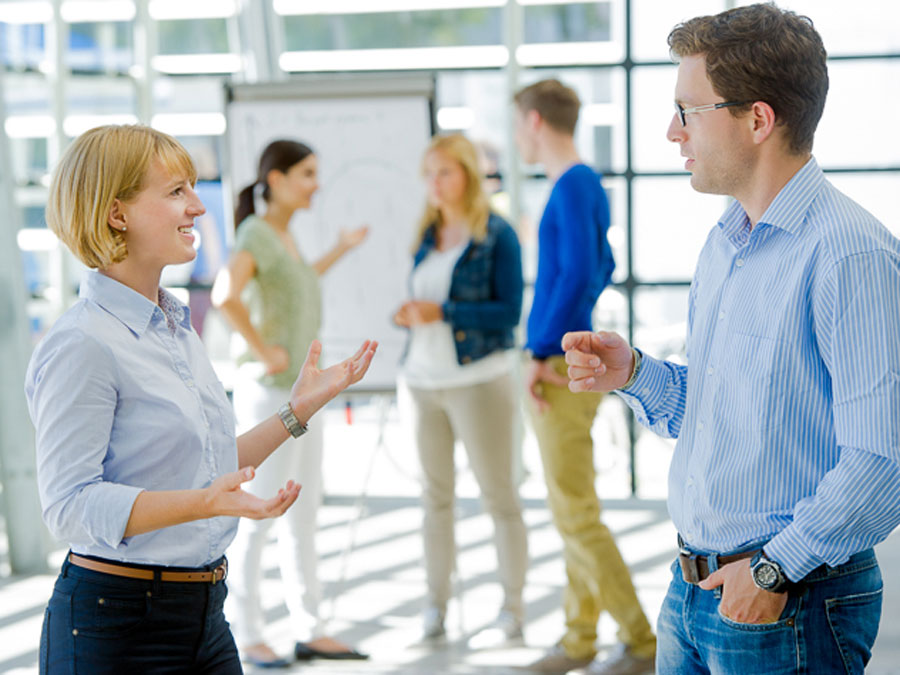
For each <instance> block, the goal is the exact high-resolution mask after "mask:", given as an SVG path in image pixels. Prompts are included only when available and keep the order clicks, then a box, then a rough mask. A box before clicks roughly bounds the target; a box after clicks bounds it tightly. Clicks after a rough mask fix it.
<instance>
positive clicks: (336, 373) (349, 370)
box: [291, 340, 378, 424]
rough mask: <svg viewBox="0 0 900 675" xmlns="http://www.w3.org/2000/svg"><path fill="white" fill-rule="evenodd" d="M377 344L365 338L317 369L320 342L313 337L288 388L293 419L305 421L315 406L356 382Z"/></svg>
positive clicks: (370, 360)
mask: <svg viewBox="0 0 900 675" xmlns="http://www.w3.org/2000/svg"><path fill="white" fill-rule="evenodd" d="M377 348H378V343H377V342H375V341H373V340H366V341H365V342H363V343H362V346H361V347H360V348H359V350H358V351H357V352H356V353H355V354H354V355H353V356H351V357H350V358H348V359H344V360H343V361H341V362H340V363H336V364H335V365H333V366H331V367H330V368H326V369H325V370H319V366H318V363H319V356H321V354H322V344H321V343H320V342H319V341H318V340H313V343H312V345H310V347H309V353H308V354H307V355H306V361H305V362H304V363H303V368H301V369H300V375H298V376H297V380H296V382H294V386H293V388H292V389H291V407H292V408H293V409H294V414H295V415H296V416H297V419H298V420H300V422H301V423H303V424H306V422H307V421H308V420H309V418H310V417H312V416H313V414H314V413H315V412H316V411H317V410H319V408H321V407H322V406H324V405H325V404H326V403H328V401H330V400H331V399H333V398H334V397H335V396H337V395H338V394H340V393H341V392H342V391H344V389H346V388H347V387H349V386H350V385H351V384H355V383H356V382H359V381H360V380H361V379H362V377H363V375H365V374H366V371H367V370H368V369H369V365H370V364H371V363H372V357H373V356H375V350H376V349H377Z"/></svg>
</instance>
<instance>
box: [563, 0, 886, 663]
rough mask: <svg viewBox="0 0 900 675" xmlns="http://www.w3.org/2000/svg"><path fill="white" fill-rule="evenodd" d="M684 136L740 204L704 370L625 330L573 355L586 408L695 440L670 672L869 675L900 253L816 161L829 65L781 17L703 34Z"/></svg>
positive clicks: (683, 79) (572, 343)
mask: <svg viewBox="0 0 900 675" xmlns="http://www.w3.org/2000/svg"><path fill="white" fill-rule="evenodd" d="M669 46H670V47H671V50H672V54H673V55H674V57H675V58H676V59H677V60H678V61H679V65H678V79H677V82H676V85H675V106H676V109H677V110H676V113H675V114H674V115H673V117H672V121H671V122H670V124H669V129H668V133H667V137H668V139H669V140H670V141H672V142H674V143H677V144H678V145H679V147H680V148H681V154H682V155H683V156H684V157H686V158H687V160H686V162H685V168H686V169H687V170H688V171H690V173H691V185H692V186H693V187H694V189H695V190H697V191H699V192H707V193H712V194H724V195H729V196H731V197H734V199H735V201H734V202H733V203H732V204H731V205H730V206H729V207H728V209H727V210H726V211H725V213H724V214H723V215H722V217H721V218H720V219H719V222H718V224H717V226H716V227H714V228H713V229H712V231H711V232H710V233H709V236H708V238H707V240H706V244H705V246H704V247H703V250H702V252H701V253H700V258H699V261H698V263H697V269H696V271H695V274H694V280H693V283H692V285H691V292H690V296H689V298H690V299H689V306H688V335H687V353H688V359H689V360H688V365H687V366H681V365H676V364H673V363H669V362H665V361H659V360H657V359H654V358H652V357H651V356H649V355H647V354H644V353H642V352H640V351H637V350H632V349H631V348H630V347H629V345H628V344H627V343H626V342H625V341H624V340H623V339H622V338H621V337H619V336H618V335H615V334H613V333H599V334H596V335H593V334H590V333H575V334H573V335H568V336H566V338H565V340H564V346H565V348H566V350H567V351H568V353H567V356H566V358H567V361H568V362H569V364H570V367H569V373H570V375H571V376H572V378H573V382H572V384H571V385H570V386H571V388H572V390H573V391H585V390H590V391H610V390H617V392H618V393H619V395H620V396H622V398H623V399H625V401H626V402H627V403H628V404H629V405H630V406H631V408H632V409H633V410H634V411H635V414H636V415H637V417H638V419H639V420H640V421H641V422H642V423H643V424H645V425H646V426H647V427H649V428H650V429H653V430H654V431H656V432H657V433H660V434H662V435H664V436H668V437H677V438H678V442H677V444H676V446H675V454H674V456H673V458H672V465H671V469H670V471H669V500H668V501H669V513H670V515H671V516H672V521H673V522H674V524H675V526H676V527H677V528H678V532H679V533H680V542H679V543H680V545H681V549H682V551H683V553H682V554H681V555H680V556H679V563H680V567H681V569H679V565H676V564H673V566H672V571H673V578H672V581H671V583H670V586H669V592H668V595H667V596H666V599H665V601H664V603H663V607H662V611H661V614H660V618H659V623H658V630H659V652H658V656H657V669H658V672H660V673H664V674H667V673H685V672H691V673H708V672H716V673H760V672H765V673H801V672H803V673H806V672H815V673H825V672H828V673H837V672H840V673H862V672H863V670H864V668H865V664H866V662H867V661H868V660H869V657H870V655H871V648H872V645H873V643H874V642H875V637H876V634H877V632H878V623H879V618H880V614H881V598H882V582H881V573H880V570H879V567H878V563H877V561H876V559H875V554H874V551H873V550H872V547H873V546H874V545H875V544H876V543H878V542H880V541H881V540H883V539H884V538H885V537H886V536H887V535H888V534H890V532H891V531H892V530H893V529H894V528H895V527H896V526H897V525H898V523H900V464H898V462H900V417H898V411H900V377H898V373H900V349H898V344H900V242H898V240H897V239H896V238H895V237H893V236H891V234H890V233H889V232H888V231H887V230H886V229H885V228H884V226H883V225H882V224H881V223H879V222H878V221H877V220H876V219H875V218H874V217H872V215H870V214H869V213H868V212H866V211H865V210H864V209H862V208H861V207H860V206H859V205H858V204H856V203H855V202H853V201H852V200H850V199H849V198H847V197H846V196H845V195H843V194H842V193H840V192H839V191H838V190H836V189H835V188H834V186H832V185H831V183H829V182H828V181H827V180H826V178H825V175H824V174H823V173H822V170H821V169H820V168H819V166H818V164H817V163H816V160H815V159H814V158H813V157H812V155H811V151H812V145H813V137H814V134H815V130H816V126H817V124H818V121H819V118H820V116H821V114H822V110H823V108H824V105H825V97H826V93H827V91H828V71H827V66H826V60H825V59H826V56H825V48H824V46H823V44H822V40H821V38H820V36H819V34H818V33H817V32H816V30H815V29H814V28H813V26H812V22H811V21H810V20H809V19H807V18H805V17H800V16H797V15H796V14H794V13H793V12H788V11H783V10H780V9H779V8H777V7H775V6H774V5H771V4H761V5H751V6H747V7H741V8H738V9H734V10H729V11H726V12H722V13H721V14H717V15H715V16H703V17H698V18H695V19H691V20H690V21H687V22H686V23H684V24H681V25H679V26H676V27H675V29H674V30H673V31H672V32H671V33H670V35H669Z"/></svg>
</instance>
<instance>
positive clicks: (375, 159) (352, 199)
mask: <svg viewBox="0 0 900 675" xmlns="http://www.w3.org/2000/svg"><path fill="white" fill-rule="evenodd" d="M432 91H433V80H431V78H425V79H423V78H422V77H418V78H415V79H407V80H399V79H396V78H394V79H379V78H378V77H374V76H373V77H367V78H340V77H337V78H334V77H332V78H329V79H328V80H321V79H316V80H312V81H310V82H303V81H299V82H298V81H294V80H292V81H290V82H286V83H284V84H267V85H241V86H236V87H231V88H230V90H229V95H230V100H229V101H228V104H227V114H228V154H229V159H228V164H229V166H230V169H231V171H230V182H231V185H230V187H231V189H230V190H229V191H228V192H229V193H231V197H232V199H233V198H234V196H235V194H236V193H237V191H238V190H240V189H241V188H242V187H244V186H246V185H248V184H249V183H250V182H252V181H254V180H255V178H256V170H257V165H258V161H259V155H260V153H261V152H262V150H263V149H264V148H265V146H266V145H268V144H269V143H270V142H271V141H273V140H276V139H279V138H285V139H292V140H297V141H300V142H302V143H306V144H307V145H309V146H310V147H311V148H312V149H313V151H314V152H315V154H316V157H317V160H318V165H319V186H320V187H319V191H318V192H317V193H316V194H315V195H314V196H313V200H312V205H311V208H310V209H309V210H306V211H299V212H298V213H297V214H296V215H295V216H294V219H293V220H292V221H291V226H290V229H291V233H292V234H293V235H294V238H295V240H296V241H297V244H298V247H299V248H300V251H301V253H302V254H303V256H304V257H305V258H306V260H307V261H309V262H313V261H315V260H317V259H318V258H319V257H321V256H322V254H323V253H324V252H326V251H327V250H329V249H330V248H332V247H333V246H334V245H335V244H336V243H337V238H338V233H339V232H340V230H341V229H353V228H356V227H359V226H361V225H368V226H369V228H370V229H369V236H368V237H367V238H366V240H365V241H364V242H363V243H362V244H361V245H360V246H359V247H357V248H356V249H354V250H352V251H350V252H349V253H348V254H347V255H345V256H344V257H343V258H341V259H340V260H339V261H338V262H337V263H336V264H335V265H334V266H333V267H331V268H330V269H329V270H328V271H327V272H326V273H325V275H324V276H323V277H321V279H320V281H321V284H322V312H323V314H322V330H321V338H322V343H323V345H324V353H323V362H324V363H325V364H330V363H334V362H336V361H338V360H340V359H343V358H345V357H346V356H349V355H350V354H352V353H353V352H354V351H355V350H356V349H357V348H358V347H359V345H360V343H361V342H362V341H363V340H364V339H367V338H370V339H375V340H378V342H379V348H378V354H377V355H376V357H375V360H374V361H373V363H372V367H371V369H370V371H369V373H368V374H367V375H366V378H365V379H364V380H363V381H362V382H361V383H360V384H359V385H358V386H357V387H356V388H358V389H373V390H390V389H393V388H394V386H395V383H396V374H397V365H398V362H399V360H400V357H401V355H402V352H403V348H404V345H405V343H406V332H405V331H404V330H402V329H400V328H397V327H396V326H395V325H394V324H393V322H392V321H391V316H392V315H393V313H394V312H395V311H396V309H397V308H398V307H399V306H400V304H401V303H402V302H403V301H404V300H405V299H406V298H407V297H408V295H409V291H408V277H409V273H410V269H411V267H412V253H411V246H412V243H413V237H414V234H415V229H416V223H417V221H418V218H419V216H420V214H421V212H422V208H423V205H424V200H425V191H424V186H423V184H422V180H421V174H420V166H421V161H422V155H423V153H424V151H425V149H426V147H427V145H428V143H429V140H430V137H431V133H432V128H433V125H432V105H431V97H432ZM260 206H261V205H258V206H257V212H258V213H259V212H260Z"/></svg>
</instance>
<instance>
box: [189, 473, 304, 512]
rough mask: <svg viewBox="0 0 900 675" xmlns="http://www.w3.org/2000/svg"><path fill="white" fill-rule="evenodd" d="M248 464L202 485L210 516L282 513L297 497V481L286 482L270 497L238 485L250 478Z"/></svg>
mask: <svg viewBox="0 0 900 675" xmlns="http://www.w3.org/2000/svg"><path fill="white" fill-rule="evenodd" d="M253 475H254V472H253V469H252V468H251V467H245V468H243V469H241V470H240V471H234V472H232V473H226V474H225V475H223V476H219V477H218V478H217V479H216V480H214V481H213V482H212V483H211V484H210V486H209V487H207V488H205V489H204V492H205V497H206V504H207V510H208V513H209V515H210V516H237V517H240V518H253V519H254V520H262V519H263V518H275V517H277V516H280V515H282V514H283V513H284V512H285V511H287V510H288V508H290V506H291V504H293V503H294V502H295V501H296V500H297V495H299V494H300V484H299V483H295V482H294V481H292V480H289V481H288V482H287V485H285V486H284V487H283V488H281V489H280V490H279V491H278V494H277V495H275V496H274V497H272V498H271V499H261V498H260V497H257V496H256V495H253V494H250V493H249V492H245V491H244V490H242V489H241V483H245V482H247V481H248V480H251V479H252V478H253Z"/></svg>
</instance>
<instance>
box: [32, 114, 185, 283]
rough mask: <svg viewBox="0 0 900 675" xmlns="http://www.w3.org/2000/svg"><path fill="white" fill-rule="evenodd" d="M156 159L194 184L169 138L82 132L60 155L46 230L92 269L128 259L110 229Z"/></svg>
mask: <svg viewBox="0 0 900 675" xmlns="http://www.w3.org/2000/svg"><path fill="white" fill-rule="evenodd" d="M154 159H158V160H159V162H160V163H161V164H162V165H163V167H164V168H165V169H166V171H168V173H169V174H170V175H172V176H177V177H184V178H185V179H187V180H190V182H191V184H192V185H193V184H194V183H196V181H197V169H196V168H195V167H194V162H193V160H192V159H191V156H190V155H189V154H188V153H187V150H185V149H184V147H183V146H182V145H181V144H180V143H179V142H178V141H176V140H175V139H174V138H172V137H171V136H169V135H168V134H164V133H162V132H161V131H157V130H156V129H151V128H150V127H146V126H141V125H137V124H135V125H121V126H117V125H110V126H103V127H97V128H95V129H91V130H90V131H86V132H85V133H83V134H82V135H81V136H79V137H78V138H76V139H75V140H74V141H73V142H72V144H71V145H70V146H69V147H68V149H67V150H66V151H65V153H64V154H63V156H62V159H61V160H60V162H59V164H58V165H57V167H56V170H55V171H54V173H53V179H52V181H51V182H50V195H49V197H48V199H47V209H46V211H45V217H46V219H47V225H48V226H49V227H50V229H51V230H52V231H53V233H54V234H55V235H56V236H57V237H59V239H60V241H62V242H63V243H64V244H65V245H66V246H68V247H69V250H71V251H72V253H74V254H75V256H76V257H77V258H78V259H79V260H81V262H83V263H84V264H85V265H87V266H88V267H91V268H100V269H104V268H107V267H109V266H110V265H112V264H114V263H118V262H122V261H123V260H125V258H127V257H128V249H127V248H126V246H125V237H124V235H123V234H122V233H121V232H119V231H118V230H116V229H114V228H112V227H110V225H109V215H110V212H111V210H112V207H113V204H114V202H115V200H116V199H118V200H120V201H122V202H128V201H130V200H132V199H134V198H135V197H136V196H137V194H138V193H139V192H140V191H141V190H142V189H143V187H144V181H145V179H146V177H147V172H148V170H149V168H150V165H151V163H152V162H153V160H154Z"/></svg>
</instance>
